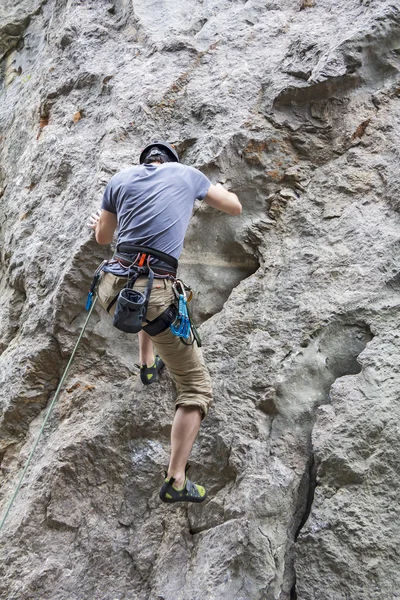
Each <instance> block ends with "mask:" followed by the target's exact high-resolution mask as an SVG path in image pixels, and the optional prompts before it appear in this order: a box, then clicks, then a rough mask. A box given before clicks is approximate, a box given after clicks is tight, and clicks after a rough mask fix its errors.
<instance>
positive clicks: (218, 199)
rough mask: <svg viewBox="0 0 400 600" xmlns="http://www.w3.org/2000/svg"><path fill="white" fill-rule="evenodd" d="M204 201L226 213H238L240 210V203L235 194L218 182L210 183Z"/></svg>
mask: <svg viewBox="0 0 400 600" xmlns="http://www.w3.org/2000/svg"><path fill="white" fill-rule="evenodd" d="M204 202H206V203H207V204H208V205H209V206H212V207H213V208H216V209H217V210H221V211H222V212H224V213H227V214H228V215H240V213H241V212H242V205H241V204H240V202H239V198H238V197H237V196H236V194H234V193H233V192H228V190H226V189H225V188H224V187H222V185H221V184H220V183H217V185H212V184H211V185H210V187H209V190H208V192H207V196H206V197H205V198H204Z"/></svg>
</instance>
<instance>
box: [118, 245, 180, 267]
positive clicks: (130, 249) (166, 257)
mask: <svg viewBox="0 0 400 600" xmlns="http://www.w3.org/2000/svg"><path fill="white" fill-rule="evenodd" d="M117 252H122V254H138V253H140V254H148V255H149V256H154V257H155V258H159V259H160V260H162V261H163V262H165V263H167V265H169V266H170V267H173V268H174V269H177V268H178V261H177V259H176V258H174V257H173V256H171V255H170V254H166V253H165V252H161V250H155V248H149V247H148V246H135V245H134V244H118V245H117Z"/></svg>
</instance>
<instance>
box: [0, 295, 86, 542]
mask: <svg viewBox="0 0 400 600" xmlns="http://www.w3.org/2000/svg"><path fill="white" fill-rule="evenodd" d="M96 302H97V298H96V297H95V298H94V300H93V302H92V304H91V306H90V309H89V314H88V315H87V317H86V321H85V323H84V325H83V327H82V330H81V333H80V335H79V337H78V340H77V342H76V344H75V347H74V349H73V351H72V354H71V357H70V359H69V361H68V364H67V366H66V367H65V370H64V373H63V376H62V377H61V380H60V383H59V384H58V387H57V390H56V393H55V394H54V398H53V400H52V401H51V404H50V406H49V408H48V410H47V413H46V416H45V418H44V421H43V424H42V427H41V429H40V431H39V433H38V435H37V437H36V440H35V442H34V444H33V448H32V450H31V452H30V454H29V456H28V459H27V461H26V463H25V467H24V470H23V471H22V475H21V477H20V479H19V482H18V485H17V487H16V489H15V491H14V493H13V495H12V497H11V500H10V502H9V503H8V506H7V509H6V512H5V514H4V517H3V519H2V520H1V523H0V531H1V530H2V528H3V525H4V523H5V520H6V519H7V517H8V514H9V512H10V510H11V507H12V505H13V504H14V500H15V498H16V497H17V494H18V492H19V490H20V488H21V485H22V482H23V480H24V477H25V475H26V472H27V470H28V468H29V465H30V463H31V460H32V456H33V454H34V452H35V450H36V447H37V445H38V443H39V440H40V438H41V437H42V434H43V431H44V428H45V426H46V424H47V421H48V420H49V418H50V415H51V413H52V412H53V408H54V406H55V403H56V402H57V399H58V396H59V394H60V391H61V388H62V386H63V384H64V381H65V378H66V377H67V375H68V371H69V369H70V367H71V365H72V361H73V360H74V357H75V354H76V351H77V349H78V346H79V344H80V342H81V339H82V337H83V334H84V333H85V329H86V326H87V324H88V323H89V319H90V317H91V314H92V312H93V309H94V307H95V306H96ZM86 306H87V303H86Z"/></svg>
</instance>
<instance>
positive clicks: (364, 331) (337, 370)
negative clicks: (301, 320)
mask: <svg viewBox="0 0 400 600" xmlns="http://www.w3.org/2000/svg"><path fill="white" fill-rule="evenodd" d="M372 338H373V334H372V332H371V330H370V328H369V326H368V325H367V324H365V323H357V324H340V323H337V324H331V325H328V326H327V327H326V328H323V329H322V330H319V331H318V332H316V333H315V334H314V335H313V336H311V339H310V343H315V341H316V340H318V346H317V348H318V351H319V352H323V354H325V355H326V356H325V360H324V363H325V366H326V367H327V369H328V370H329V371H330V377H328V378H327V379H326V380H325V382H323V389H324V398H325V399H323V397H320V399H319V403H318V405H314V410H313V413H312V419H311V422H310V429H309V436H310V439H309V444H310V447H309V459H308V462H307V466H306V469H305V471H304V475H303V477H302V480H301V482H300V485H299V488H298V496H299V503H298V509H297V510H296V512H295V515H294V535H293V549H292V551H291V560H290V562H291V563H292V564H291V565H288V567H287V569H288V570H289V571H292V573H293V585H292V588H291V591H290V600H297V598H298V596H297V590H296V570H295V544H296V541H297V539H298V537H299V535H300V533H301V531H302V529H303V527H304V526H305V524H306V523H307V520H308V518H309V516H310V513H311V510H312V506H313V502H314V494H315V488H316V485H317V473H316V467H317V465H316V462H315V457H314V451H313V448H312V443H311V433H312V428H313V425H314V421H315V410H316V408H317V406H322V405H323V404H329V403H330V389H331V387H332V385H333V384H334V383H335V381H336V379H338V378H340V377H344V376H346V375H356V374H358V373H360V372H361V365H360V363H359V362H358V360H357V359H358V356H359V355H360V353H361V352H362V351H363V350H364V349H365V347H366V345H367V343H368V342H370V341H371V340H372Z"/></svg>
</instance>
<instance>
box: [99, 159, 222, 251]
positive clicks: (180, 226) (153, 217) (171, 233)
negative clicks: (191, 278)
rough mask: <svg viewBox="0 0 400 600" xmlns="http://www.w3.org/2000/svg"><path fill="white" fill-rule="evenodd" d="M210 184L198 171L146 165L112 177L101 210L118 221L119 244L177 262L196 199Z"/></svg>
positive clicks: (183, 166) (202, 194) (184, 166)
mask: <svg viewBox="0 0 400 600" xmlns="http://www.w3.org/2000/svg"><path fill="white" fill-rule="evenodd" d="M209 187H210V182H209V180H208V179H207V177H205V175H203V174H202V173H201V172H200V171H198V170H197V169H194V168H193V167H188V166H186V165H182V164H180V163H165V164H161V165H153V164H145V165H140V166H135V167H131V168H129V169H125V170H123V171H121V172H120V173H117V174H116V175H114V177H113V178H112V179H111V181H110V182H109V184H108V186H107V188H106V190H105V193H104V198H103V204H102V208H103V209H104V210H106V211H108V212H111V213H114V214H116V215H117V218H118V241H117V243H118V244H121V243H129V244H135V245H140V246H146V247H150V248H155V249H157V250H161V251H162V252H165V253H166V254H169V255H171V256H174V257H175V258H179V256H180V253H181V251H182V246H183V241H184V237H185V234H186V230H187V227H188V224H189V220H190V217H191V214H192V210H193V204H194V201H195V200H196V198H199V199H203V198H204V197H205V196H206V194H207V192H208V189H209Z"/></svg>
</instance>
